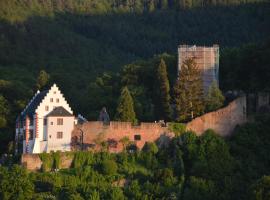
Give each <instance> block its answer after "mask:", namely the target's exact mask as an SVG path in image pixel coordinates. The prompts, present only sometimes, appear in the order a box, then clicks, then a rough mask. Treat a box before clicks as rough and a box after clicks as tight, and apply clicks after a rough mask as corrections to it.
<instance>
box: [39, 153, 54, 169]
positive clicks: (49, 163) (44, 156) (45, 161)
mask: <svg viewBox="0 0 270 200" xmlns="http://www.w3.org/2000/svg"><path fill="white" fill-rule="evenodd" d="M39 157H40V159H41V161H42V166H41V170H42V171H43V172H48V171H50V170H51V169H52V167H53V157H52V155H51V154H49V153H41V154H39Z"/></svg>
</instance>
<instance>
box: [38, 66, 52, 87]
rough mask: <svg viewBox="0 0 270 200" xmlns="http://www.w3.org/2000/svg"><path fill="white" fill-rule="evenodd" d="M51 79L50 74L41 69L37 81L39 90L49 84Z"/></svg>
mask: <svg viewBox="0 0 270 200" xmlns="http://www.w3.org/2000/svg"><path fill="white" fill-rule="evenodd" d="M49 79H50V75H49V74H48V73H47V72H46V71H44V70H41V71H40V72H39V76H38V78H37V83H36V87H37V89H38V90H41V89H44V87H45V86H47V84H48V82H49Z"/></svg>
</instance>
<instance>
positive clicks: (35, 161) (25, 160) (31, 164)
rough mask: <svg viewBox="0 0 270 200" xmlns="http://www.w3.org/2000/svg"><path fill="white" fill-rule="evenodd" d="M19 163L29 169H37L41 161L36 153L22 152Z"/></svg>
mask: <svg viewBox="0 0 270 200" xmlns="http://www.w3.org/2000/svg"><path fill="white" fill-rule="evenodd" d="M21 165H22V166H24V167H25V168H26V169H28V170H30V171H37V170H39V169H40V168H41V166H42V161H41V159H40V157H39V155H38V154H22V157H21Z"/></svg>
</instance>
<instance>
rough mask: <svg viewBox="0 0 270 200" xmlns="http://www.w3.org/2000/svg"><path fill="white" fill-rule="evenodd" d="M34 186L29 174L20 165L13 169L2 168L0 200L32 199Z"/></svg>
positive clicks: (0, 169)
mask: <svg viewBox="0 0 270 200" xmlns="http://www.w3.org/2000/svg"><path fill="white" fill-rule="evenodd" d="M33 193H34V186H33V183H32V181H31V180H30V179H29V174H28V172H27V171H26V170H25V169H23V168H22V167H20V166H18V165H14V166H12V168H11V169H9V170H8V169H6V168H3V167H0V199H3V200H9V199H18V200H24V199H26V200H27V199H29V200H30V199H32V195H33Z"/></svg>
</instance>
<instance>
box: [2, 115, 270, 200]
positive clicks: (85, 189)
mask: <svg viewBox="0 0 270 200" xmlns="http://www.w3.org/2000/svg"><path fill="white" fill-rule="evenodd" d="M258 119H260V118H258ZM269 119H270V118H266V117H264V119H263V120H261V119H260V120H259V121H255V122H253V123H248V124H245V125H242V126H239V127H238V128H237V129H236V130H235V134H234V135H233V136H232V137H231V138H229V139H224V138H221V137H220V136H218V135H217V133H215V132H214V131H213V130H207V131H206V132H205V133H203V134H202V135H201V136H197V135H196V134H195V133H193V132H184V133H182V134H181V135H179V136H177V137H175V138H173V139H172V140H171V142H170V144H169V145H168V146H167V147H162V148H160V149H158V148H157V146H156V145H154V143H152V144H151V143H148V144H146V145H145V147H144V148H143V151H138V152H135V153H128V152H122V153H120V154H110V153H108V152H101V153H92V152H74V153H70V152H69V153H68V152H66V153H61V154H58V153H57V152H56V153H51V154H43V155H41V157H42V158H43V159H42V161H43V160H45V161H46V160H49V161H50V162H49V163H50V164H49V165H50V167H49V170H48V171H50V170H51V169H52V168H53V167H55V166H56V165H57V164H56V163H55V162H57V161H56V160H57V159H56V158H58V156H57V155H61V156H65V157H68V156H70V158H71V159H74V160H73V163H74V167H76V168H71V169H61V170H59V171H57V172H43V173H39V172H38V173H36V172H33V173H30V174H28V173H27V172H26V171H25V170H24V169H22V168H20V167H18V166H14V167H12V168H10V169H8V168H4V167H2V168H0V195H2V196H0V198H1V199H27V198H28V197H29V199H52V200H55V199H78V200H81V199H116V200H123V199H162V198H166V199H184V200H185V199H200V198H203V199H209V200H212V199H213V200H214V199H221V200H234V199H239V200H246V199H268V198H269V197H268V196H269V177H268V176H265V175H267V174H268V172H269V163H270V162H269V156H268V155H269V152H270V149H269V146H270V143H269V141H270V137H269V134H268V133H269V131H270V127H269V124H270V123H269ZM256 120H257V118H256ZM72 154H75V155H74V157H73V156H72ZM75 160H76V161H75ZM44 163H45V164H46V162H44ZM75 163H77V164H75ZM47 165H48V163H47ZM17 182H18V183H17ZM24 187H25V188H26V189H24ZM3 195H4V196H5V197H4V196H3ZM26 195H27V197H26Z"/></svg>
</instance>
